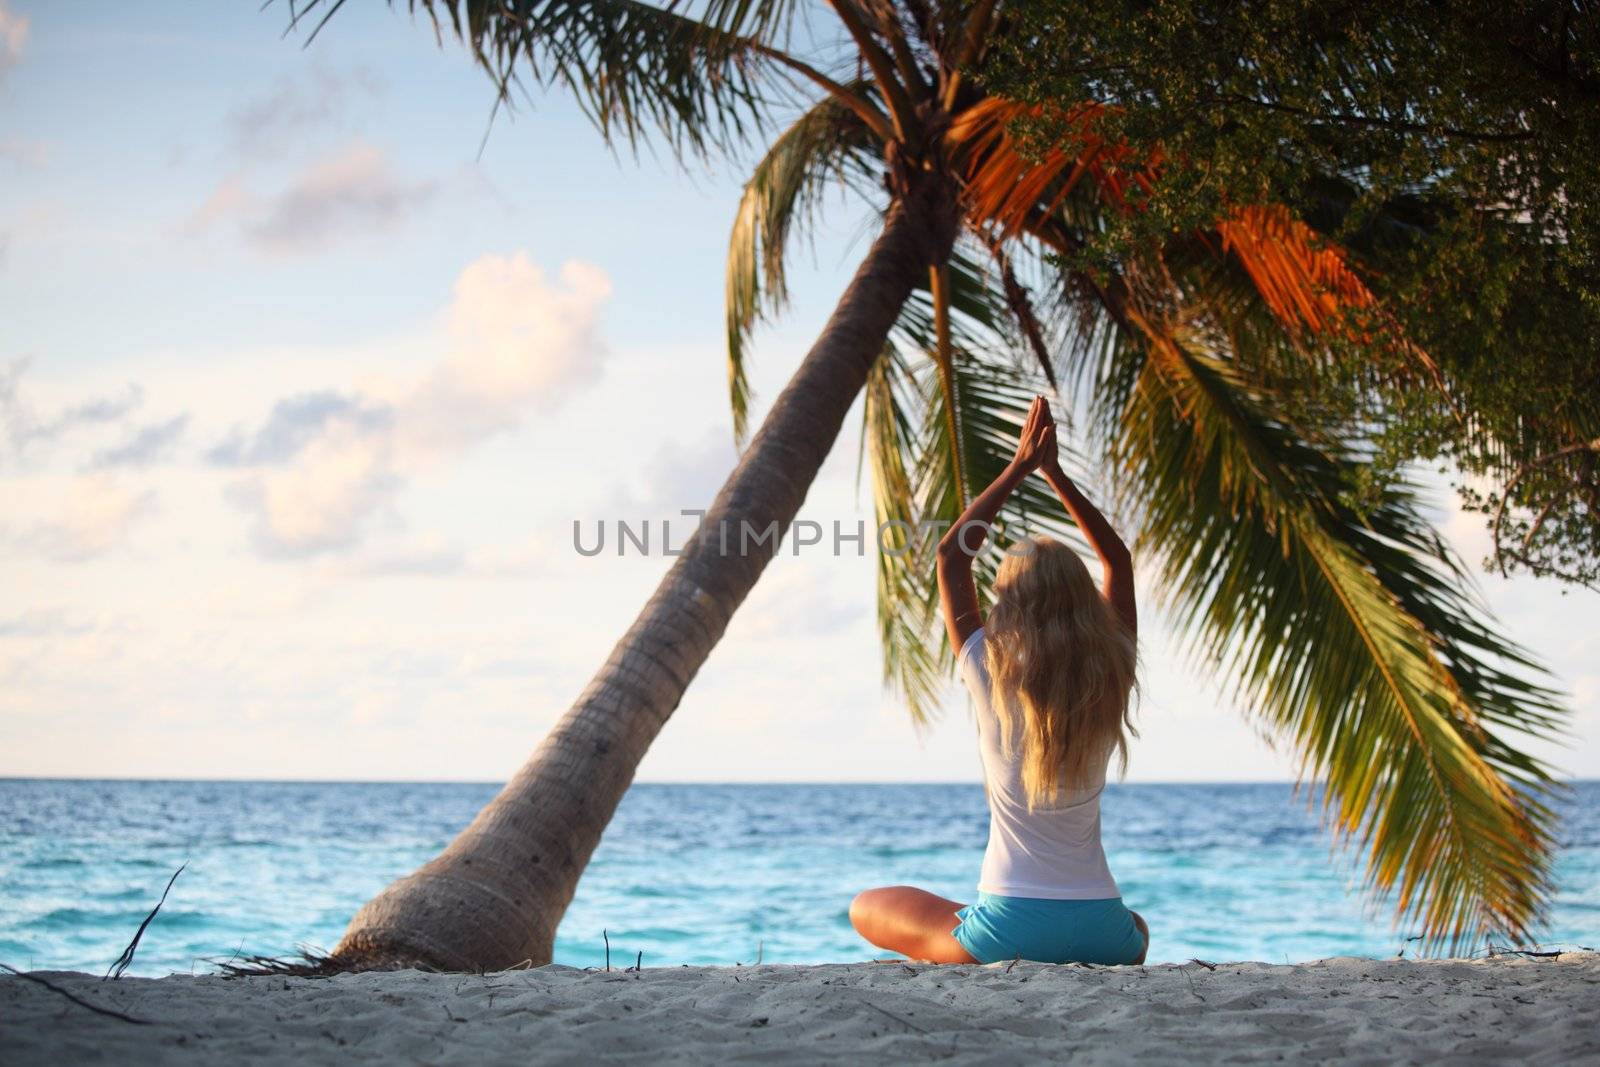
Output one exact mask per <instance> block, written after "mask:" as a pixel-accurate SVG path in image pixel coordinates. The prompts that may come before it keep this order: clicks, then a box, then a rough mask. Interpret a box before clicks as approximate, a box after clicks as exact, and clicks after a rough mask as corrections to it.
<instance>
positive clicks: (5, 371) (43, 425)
mask: <svg viewBox="0 0 1600 1067" xmlns="http://www.w3.org/2000/svg"><path fill="white" fill-rule="evenodd" d="M30 366H31V361H30V360H27V359H15V360H12V361H11V362H10V363H7V364H4V365H0V461H9V462H10V463H13V464H19V463H22V462H23V461H25V460H28V459H30V458H31V456H32V454H33V453H34V451H35V450H36V449H38V448H41V447H45V446H49V445H52V444H55V443H58V442H60V441H61V440H62V439H64V438H67V437H70V436H72V435H74V434H76V433H77V432H79V431H81V430H85V429H93V428H96V427H103V426H107V425H111V424H115V423H120V422H121V421H122V420H123V419H125V418H126V417H127V416H128V415H129V414H131V413H132V412H133V411H134V410H136V409H137V408H138V407H139V405H140V404H141V403H142V402H143V400H144V393H143V390H141V389H140V388H139V387H138V386H137V385H135V384H133V383H131V382H130V383H128V384H127V385H124V386H123V387H122V389H121V390H120V391H119V392H116V393H111V394H107V395H105V396H99V397H94V398H91V399H89V400H82V401H79V402H77V403H74V404H68V405H66V406H63V407H60V408H58V409H57V410H55V411H52V412H49V413H47V414H41V413H40V412H39V410H38V409H37V408H36V407H35V406H34V404H33V403H32V402H31V401H30V400H29V398H28V397H26V396H24V395H23V389H22V381H23V378H24V376H25V375H26V374H27V373H28V370H29V367H30Z"/></svg>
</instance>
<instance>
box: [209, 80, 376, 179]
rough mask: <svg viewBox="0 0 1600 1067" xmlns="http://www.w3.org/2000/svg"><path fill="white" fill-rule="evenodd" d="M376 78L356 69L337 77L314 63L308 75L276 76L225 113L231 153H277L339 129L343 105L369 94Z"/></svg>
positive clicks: (371, 93) (247, 154)
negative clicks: (306, 138)
mask: <svg viewBox="0 0 1600 1067" xmlns="http://www.w3.org/2000/svg"><path fill="white" fill-rule="evenodd" d="M379 91H380V83H379V81H378V79H377V78H376V77H375V76H374V75H373V74H372V73H371V72H370V71H368V70H366V69H364V68H357V69H355V70H353V71H351V72H350V73H348V74H338V73H335V72H334V71H332V70H329V69H327V68H326V67H323V66H317V65H314V66H313V67H312V68H311V70H310V71H309V72H308V73H304V74H300V75H298V76H296V77H294V78H289V77H283V78H280V79H279V80H278V81H277V83H276V84H275V85H274V86H273V87H272V89H271V90H270V91H269V92H267V93H265V94H263V95H260V96H257V97H255V98H253V99H251V100H249V101H248V102H246V103H244V104H241V105H239V106H238V107H236V108H234V109H233V110H232V111H230V112H229V113H228V117H227V122H226V127H227V131H228V138H229V140H230V141H231V142H232V144H233V148H234V150H235V151H236V152H238V153H240V154H241V155H245V156H252V157H259V156H262V155H264V154H267V153H273V152H279V151H282V150H283V149H285V148H286V147H289V146H290V145H292V144H293V142H294V141H295V140H296V139H297V138H299V137H300V136H302V135H304V134H305V133H307V132H308V131H317V130H323V129H326V128H327V127H329V126H333V125H344V123H341V122H340V120H341V119H342V118H343V117H344V115H345V112H346V110H347V106H348V104H349V103H350V102H351V100H352V98H353V97H354V96H356V95H357V93H358V92H360V93H364V94H365V95H368V96H374V95H376V94H377V93H378V92H379Z"/></svg>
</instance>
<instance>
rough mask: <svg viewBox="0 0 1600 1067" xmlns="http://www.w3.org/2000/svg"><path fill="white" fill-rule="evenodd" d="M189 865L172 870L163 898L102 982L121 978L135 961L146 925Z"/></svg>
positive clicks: (146, 917)
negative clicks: (135, 953) (135, 954)
mask: <svg viewBox="0 0 1600 1067" xmlns="http://www.w3.org/2000/svg"><path fill="white" fill-rule="evenodd" d="M187 866H189V865H188V864H187V863H185V864H183V865H182V866H180V867H179V868H178V869H177V870H175V871H173V872H172V877H171V878H168V879H167V888H165V889H163V890H162V891H161V899H160V900H158V901H156V906H155V907H153V908H151V909H150V914H149V915H146V916H145V917H144V922H142V923H140V924H139V929H138V930H136V931H134V935H133V940H132V941H129V942H128V947H127V948H125V949H123V950H122V955H120V956H118V957H117V962H115V963H113V964H112V965H111V966H110V967H108V968H106V973H105V975H104V976H103V977H102V978H101V979H100V980H101V981H102V982H103V981H105V980H106V979H107V978H121V977H122V972H123V971H126V970H127V969H128V964H130V963H132V962H133V954H134V952H135V951H137V950H138V948H139V939H140V938H141V937H143V936H144V930H145V927H147V926H149V925H150V920H151V919H154V918H155V917H156V912H158V911H160V910H161V905H163V904H165V903H166V902H167V894H168V893H170V892H172V883H173V882H176V881H177V880H178V875H180V874H182V873H183V868H184V867H187Z"/></svg>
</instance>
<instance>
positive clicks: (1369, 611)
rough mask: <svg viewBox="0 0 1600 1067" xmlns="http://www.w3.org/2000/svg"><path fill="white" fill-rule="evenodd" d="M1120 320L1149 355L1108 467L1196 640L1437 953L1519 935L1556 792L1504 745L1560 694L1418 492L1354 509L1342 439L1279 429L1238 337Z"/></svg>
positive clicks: (1544, 873)
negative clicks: (1499, 622) (1443, 537)
mask: <svg viewBox="0 0 1600 1067" xmlns="http://www.w3.org/2000/svg"><path fill="white" fill-rule="evenodd" d="M1128 314H1129V316H1130V317H1131V318H1132V319H1133V321H1134V325H1135V326H1136V327H1137V328H1138V329H1140V330H1141V332H1142V333H1143V337H1142V341H1143V346H1142V347H1143V351H1144V354H1145V361H1144V363H1143V365H1142V367H1141V369H1140V371H1139V373H1138V380H1137V385H1136V387H1135V388H1134V389H1133V390H1132V391H1131V392H1130V393H1129V396H1128V403H1127V405H1126V406H1125V408H1124V409H1123V410H1122V412H1121V413H1120V425H1119V427H1118V432H1117V437H1116V443H1115V450H1114V455H1115V459H1116V460H1117V461H1118V464H1119V467H1120V470H1121V471H1122V472H1123V474H1124V476H1125V477H1124V480H1123V485H1124V487H1125V491H1126V493H1127V494H1128V496H1129V497H1130V498H1131V500H1130V503H1132V504H1133V505H1134V506H1135V507H1136V508H1137V512H1138V514H1139V516H1140V520H1139V521H1140V530H1141V533H1140V544H1141V546H1142V547H1143V548H1144V549H1146V550H1148V551H1149V552H1150V553H1151V554H1152V555H1154V556H1155V557H1156V558H1157V559H1158V560H1159V580H1160V593H1161V597H1162V599H1163V601H1164V603H1165V604H1166V605H1167V606H1168V607H1169V608H1170V609H1171V610H1172V611H1173V614H1174V618H1175V620H1176V622H1177V624H1178V626H1179V627H1180V629H1181V631H1182V632H1183V633H1185V634H1186V636H1187V638H1188V640H1189V641H1190V644H1191V647H1192V648H1193V649H1194V650H1195V651H1196V652H1197V653H1198V654H1199V655H1201V656H1203V657H1204V658H1205V659H1206V660H1207V661H1208V662H1209V663H1212V664H1215V665H1220V666H1221V667H1222V668H1223V669H1224V670H1225V671H1227V672H1228V673H1229V674H1231V675H1233V676H1234V678H1235V683H1236V685H1237V687H1238V690H1239V692H1240V694H1241V695H1242V697H1243V698H1244V699H1245V700H1246V701H1247V702H1248V703H1249V704H1250V706H1251V707H1252V709H1253V713H1254V714H1255V715H1257V716H1259V717H1260V718H1261V719H1262V720H1263V721H1264V722H1265V723H1266V724H1267V725H1269V726H1270V727H1271V728H1272V729H1273V730H1274V731H1276V732H1278V733H1279V734H1281V735H1284V736H1286V737H1287V738H1288V739H1290V740H1291V741H1292V742H1293V743H1294V745H1295V747H1296V748H1297V750H1298V752H1299V753H1300V756H1301V759H1302V765H1303V772H1304V773H1305V774H1306V775H1307V776H1308V777H1310V778H1313V779H1316V780H1318V781H1319V782H1320V783H1321V788H1322V789H1323V800H1324V805H1325V809H1326V810H1327V811H1328V812H1329V814H1330V815H1331V817H1332V821H1333V825H1334V828H1335V830H1336V832H1337V833H1338V834H1339V835H1340V836H1341V837H1342V838H1344V839H1347V840H1349V839H1355V840H1359V842H1360V843H1361V845H1362V846H1363V847H1364V849H1365V851H1366V853H1367V873H1368V878H1369V881H1370V883H1371V885H1372V886H1373V887H1374V888H1375V889H1376V890H1377V891H1378V892H1379V893H1389V892H1394V893H1397V895H1398V913H1399V915H1400V917H1401V918H1402V919H1404V920H1407V921H1415V922H1418V923H1420V925H1421V929H1422V932H1423V934H1424V935H1425V937H1426V939H1427V940H1428V942H1429V944H1430V945H1431V946H1433V947H1440V946H1443V945H1446V944H1448V945H1450V946H1452V947H1456V948H1461V947H1464V946H1466V945H1467V944H1468V943H1469V942H1470V941H1471V940H1473V939H1474V938H1476V937H1478V936H1481V935H1483V934H1486V933H1490V932H1495V933H1500V934H1503V935H1506V936H1510V937H1513V938H1519V937H1522V936H1523V935H1525V934H1526V933H1527V932H1528V931H1529V930H1530V929H1531V928H1532V927H1533V926H1534V925H1536V924H1537V923H1538V922H1539V920H1540V918H1541V915H1540V908H1541V906H1542V902H1543V901H1544V899H1545V897H1546V893H1547V891H1548V889H1549V848H1550V843H1551V827H1552V821H1553V816H1552V814H1551V811H1550V809H1549V806H1548V804H1547V801H1548V798H1549V795H1550V793H1551V791H1552V789H1553V788H1554V786H1553V782H1552V779H1551V776H1550V773H1549V771H1548V769H1547V768H1546V767H1544V766H1543V765H1542V764H1540V763H1539V762H1538V761H1537V760H1535V759H1533V758H1531V757H1529V756H1527V755H1525V754H1524V753H1522V752H1520V751H1518V749H1517V748H1516V747H1515V746H1514V745H1513V744H1511V743H1510V742H1508V741H1507V740H1506V734H1507V733H1522V734H1535V735H1549V734H1551V733H1552V732H1553V731H1555V730H1556V729H1557V727H1558V723H1559V716H1560V713H1561V709H1560V706H1559V704H1558V702H1557V696H1556V694H1554V693H1553V692H1552V691H1551V690H1549V689H1548V688H1546V687H1545V686H1543V685H1542V684H1540V683H1538V682H1536V681H1533V680H1530V678H1529V675H1537V674H1538V673H1539V672H1538V668H1537V666H1536V665H1535V664H1534V663H1533V661H1532V660H1531V658H1530V656H1529V655H1528V654H1527V653H1526V652H1525V651H1523V650H1522V649H1520V648H1519V647H1517V646H1516V645H1515V644H1513V643H1512V642H1510V641H1507V640H1505V639H1503V638H1501V637H1499V636H1498V635H1497V634H1495V633H1494V632H1493V631H1492V630H1491V629H1490V627H1489V626H1488V625H1487V622H1486V616H1485V611H1484V609H1483V607H1482V605H1481V604H1480V603H1478V602H1477V600H1476V598H1475V597H1474V596H1473V595H1472V594H1471V592H1470V591H1469V587H1468V585H1467V580H1466V578H1465V576H1464V574H1463V572H1462V571H1461V569H1460V567H1459V565H1458V564H1457V563H1456V561H1455V560H1454V559H1453V558H1452V557H1451V556H1450V554H1449V552H1448V551H1447V549H1446V548H1445V546H1444V545H1443V544H1442V542H1441V541H1440V540H1439V539H1438V537H1437V536H1436V535H1434V534H1433V532H1432V531H1431V529H1430V528H1429V527H1428V526H1427V524H1426V523H1425V522H1424V521H1423V520H1422V519H1421V518H1420V517H1419V516H1418V505H1417V500H1416V498H1415V495H1414V492H1413V491H1412V490H1411V489H1409V488H1408V487H1406V486H1404V485H1392V486H1390V487H1388V488H1387V489H1385V491H1384V494H1383V499H1382V501H1381V502H1380V503H1379V504H1378V505H1377V506H1376V507H1374V508H1372V509H1371V510H1369V511H1366V512H1364V513H1359V514H1358V513H1357V512H1356V511H1355V510H1354V509H1353V508H1352V507H1351V506H1350V505H1349V504H1347V503H1346V502H1345V501H1346V494H1347V492H1348V490H1349V489H1350V488H1351V485H1352V479H1351V475H1352V473H1353V471H1354V469H1355V468H1356V466H1357V465H1358V460H1357V459H1356V458H1355V457H1354V456H1353V454H1352V453H1351V452H1350V450H1349V448H1348V446H1347V445H1345V444H1344V443H1343V442H1342V441H1340V440H1339V439H1338V438H1337V437H1336V436H1332V435H1326V436H1325V435H1319V434H1316V433H1313V432H1310V431H1307V430H1306V428H1304V427H1292V426H1287V425H1283V424H1281V423H1279V422H1277V421H1275V419H1274V417H1273V412H1274V405H1273V402H1272V397H1271V396H1270V395H1269V394H1265V393H1263V392H1261V390H1260V389H1259V388H1258V387H1257V386H1256V385H1255V383H1253V382H1251V381H1250V380H1248V379H1247V378H1246V377H1245V376H1244V375H1243V374H1242V373H1241V371H1240V367H1239V364H1238V363H1237V362H1236V361H1233V360H1231V359H1228V358H1225V354H1226V342H1224V341H1221V340H1220V339H1218V338H1216V337H1214V336H1210V335H1208V334H1207V332H1206V331H1205V330H1204V329H1201V328H1194V327H1187V326H1185V327H1182V328H1163V327H1161V326H1159V325H1157V324H1156V323H1155V322H1153V321H1150V320H1146V319H1143V318H1142V317H1141V316H1140V315H1139V313H1138V312H1137V311H1130V312H1129V313H1128Z"/></svg>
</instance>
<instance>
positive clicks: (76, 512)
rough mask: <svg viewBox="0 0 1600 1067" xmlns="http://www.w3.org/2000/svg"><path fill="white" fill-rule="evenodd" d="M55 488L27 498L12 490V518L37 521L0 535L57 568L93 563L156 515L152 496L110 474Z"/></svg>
mask: <svg viewBox="0 0 1600 1067" xmlns="http://www.w3.org/2000/svg"><path fill="white" fill-rule="evenodd" d="M58 482H59V480H58V479H51V480H50V483H49V484H47V485H45V486H41V487H40V489H39V491H37V492H34V493H31V494H27V493H23V492H21V491H19V489H18V487H17V486H16V485H15V484H13V485H12V486H11V487H10V493H11V496H12V505H13V507H15V509H16V510H15V512H14V514H16V513H20V514H28V513H29V512H32V513H33V515H34V516H35V517H34V518H32V519H31V520H24V522H23V523H22V524H21V525H20V526H7V527H6V528H4V529H0V534H3V536H4V539H5V540H6V541H9V542H11V543H12V544H14V545H17V546H19V547H22V548H25V549H31V550H33V551H35V552H37V553H39V554H40V555H43V556H46V557H48V558H50V559H54V560H58V561H61V562H68V563H72V562H78V561H81V560H86V559H92V558H94V557H96V556H101V555H104V554H105V553H107V552H109V551H110V550H111V549H113V548H116V547H117V546H119V545H121V544H122V543H123V541H124V540H125V539H126V537H127V535H128V532H129V530H130V529H132V527H133V526H134V524H135V523H137V522H138V521H139V520H140V519H142V518H144V517H146V516H147V515H149V514H150V513H151V512H152V511H154V509H155V503H156V493H155V491H154V490H150V489H136V488H133V487H131V486H128V485H126V484H125V483H123V482H122V481H120V480H118V479H117V478H115V477H113V476H112V475H109V474H91V475H82V476H79V477H75V478H72V479H69V480H67V481H66V482H65V484H64V485H59V484H58ZM30 497H31V499H29V498H30Z"/></svg>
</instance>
